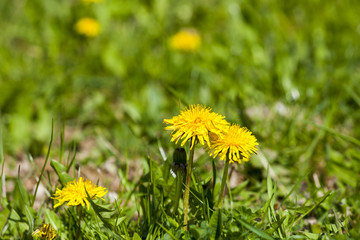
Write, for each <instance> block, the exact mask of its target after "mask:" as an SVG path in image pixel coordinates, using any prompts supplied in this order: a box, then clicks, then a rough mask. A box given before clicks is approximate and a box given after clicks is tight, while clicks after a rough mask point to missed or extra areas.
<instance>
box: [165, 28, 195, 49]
mask: <svg viewBox="0 0 360 240" xmlns="http://www.w3.org/2000/svg"><path fill="white" fill-rule="evenodd" d="M169 45H170V48H171V49H174V50H180V51H185V52H194V51H195V50H197V49H198V48H199V47H200V45H201V38H200V35H199V34H198V32H197V31H196V30H195V29H184V30H181V31H180V32H178V33H176V34H175V35H173V36H172V37H171V38H170V40H169Z"/></svg>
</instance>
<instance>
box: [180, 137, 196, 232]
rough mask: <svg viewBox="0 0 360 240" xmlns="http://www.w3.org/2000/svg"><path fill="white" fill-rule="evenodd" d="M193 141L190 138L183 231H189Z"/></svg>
mask: <svg viewBox="0 0 360 240" xmlns="http://www.w3.org/2000/svg"><path fill="white" fill-rule="evenodd" d="M191 142H192V139H191V138H190V148H191V147H192V148H191V149H190V155H189V164H188V166H187V172H186V186H185V193H184V227H183V231H187V230H188V226H187V225H188V219H189V195H190V180H191V171H192V166H193V159H194V151H195V145H196V144H194V146H191Z"/></svg>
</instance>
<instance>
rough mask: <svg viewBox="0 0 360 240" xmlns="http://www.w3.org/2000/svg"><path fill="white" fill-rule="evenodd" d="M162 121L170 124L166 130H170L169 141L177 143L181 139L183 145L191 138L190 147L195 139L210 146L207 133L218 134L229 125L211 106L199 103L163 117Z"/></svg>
mask: <svg viewBox="0 0 360 240" xmlns="http://www.w3.org/2000/svg"><path fill="white" fill-rule="evenodd" d="M164 123H166V124H169V125H170V126H167V127H165V129H166V130H172V133H171V135H172V138H171V141H172V142H174V141H176V143H178V141H179V140H180V139H183V141H182V142H181V146H184V144H185V143H186V141H187V140H188V139H190V138H191V139H192V142H191V148H192V147H193V146H194V142H195V139H197V140H198V141H199V142H200V144H201V145H205V144H207V146H208V147H210V139H209V134H210V135H211V134H213V135H220V134H221V133H222V132H223V131H224V130H225V129H226V128H227V126H228V125H229V123H228V122H227V121H226V120H225V119H224V117H223V116H221V115H219V114H217V113H214V112H212V111H211V108H209V107H205V106H201V105H191V106H190V107H189V108H185V110H182V111H181V112H180V115H178V116H175V117H173V118H171V119H164Z"/></svg>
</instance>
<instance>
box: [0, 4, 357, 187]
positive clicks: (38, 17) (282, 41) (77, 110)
mask: <svg viewBox="0 0 360 240" xmlns="http://www.w3.org/2000/svg"><path fill="white" fill-rule="evenodd" d="M359 13H360V2H359V1H355V0H343V1H322V0H315V1H314V0H311V1H310V0H303V1H269V0H256V1H249V0H239V1H233V0H224V1H215V0H199V1H190V0H189V1H188V0H185V1H168V0H144V1H118V0H104V1H100V2H96V3H90V4H85V3H82V2H81V1H75V0H63V1H55V0H32V1H25V0H12V1H0V27H1V30H0V32H1V34H0V48H1V49H0V66H1V67H0V111H1V118H2V124H3V129H4V133H3V135H4V149H5V152H6V153H7V154H10V155H15V154H17V153H19V152H26V153H30V154H32V155H34V156H37V155H44V154H45V152H46V146H47V145H48V141H49V135H50V132H51V121H52V119H55V121H61V120H59V119H62V120H64V121H65V123H66V126H67V128H68V129H70V132H71V129H77V130H78V131H77V132H76V134H73V135H72V137H73V139H75V141H77V142H81V141H83V140H84V139H86V138H88V137H92V136H95V137H101V138H102V139H103V138H104V139H107V141H109V142H111V143H112V145H113V146H114V147H115V148H116V149H118V150H119V152H121V153H122V154H125V155H127V156H129V158H131V157H134V156H138V155H141V154H144V153H146V152H147V151H148V148H149V147H147V146H155V147H157V144H158V141H160V142H161V144H162V145H164V146H165V147H166V149H172V148H174V146H173V145H171V143H170V142H169V132H166V131H165V130H163V127H164V124H163V123H162V120H163V119H164V118H170V117H172V116H173V115H177V114H178V113H179V110H180V109H182V108H183V107H184V106H187V105H189V104H196V103H200V104H206V105H207V106H210V107H212V108H213V109H214V111H215V112H218V113H220V114H222V115H224V116H226V117H227V120H228V121H230V122H235V123H239V124H241V125H243V126H246V127H248V128H249V129H251V130H252V131H253V132H254V134H255V135H256V136H257V138H258V139H259V142H260V147H261V149H262V150H263V151H264V153H265V154H266V156H267V158H268V160H269V161H270V162H271V163H272V164H277V165H278V168H277V169H276V171H278V173H279V174H281V173H282V171H284V175H297V174H299V171H298V169H300V170H302V171H305V169H307V168H308V167H309V166H317V167H318V168H317V169H318V171H320V172H322V170H326V171H325V172H327V174H326V175H328V174H329V175H334V176H335V175H340V176H338V177H339V178H341V179H342V180H343V181H342V182H343V183H345V184H351V185H353V186H354V185H355V183H356V181H357V178H358V176H357V173H358V172H359V167H358V164H356V162H357V161H358V160H359V159H360V157H359V155H360V154H359V151H358V150H359V146H358V145H357V144H356V143H358V142H356V138H358V137H359V135H360V128H359V127H358V123H359V122H360V111H359V109H360V108H359V106H360V88H359V83H360V39H359V37H360V18H359ZM83 17H90V18H94V19H96V20H97V21H98V22H99V23H100V26H101V33H100V34H99V35H98V36H97V37H94V38H89V37H86V36H83V35H80V34H78V33H77V32H76V31H75V29H74V25H75V24H76V22H77V21H78V20H79V19H81V18H83ZM184 28H185V29H186V28H191V29H195V30H196V31H197V32H198V34H199V35H200V37H201V46H200V48H199V49H197V50H196V51H193V52H183V51H177V50H174V49H171V48H170V47H169V44H168V43H169V38H170V37H171V36H173V35H174V34H176V33H177V32H178V31H180V30H182V29H184ZM314 123H316V124H318V125H315V124H314ZM344 135H345V136H344ZM349 138H350V140H348V139H349ZM105 159H106V151H105V150H101V149H100V150H98V152H97V153H96V154H95V155H94V157H93V160H94V161H96V162H97V163H98V164H100V163H101V162H102V161H104V160H105ZM285 170H286V171H285ZM339 171H340V173H341V174H339ZM343 171H345V172H343ZM300 172H301V171H300ZM341 176H343V177H341Z"/></svg>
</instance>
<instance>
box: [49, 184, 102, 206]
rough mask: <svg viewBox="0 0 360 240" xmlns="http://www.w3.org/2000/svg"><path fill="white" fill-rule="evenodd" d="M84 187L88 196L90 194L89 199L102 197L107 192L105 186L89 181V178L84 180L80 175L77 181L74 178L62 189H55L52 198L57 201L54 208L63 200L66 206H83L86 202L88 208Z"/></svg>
mask: <svg viewBox="0 0 360 240" xmlns="http://www.w3.org/2000/svg"><path fill="white" fill-rule="evenodd" d="M85 188H86V191H87V192H88V193H89V196H91V199H96V198H101V199H103V198H102V197H103V196H104V195H105V194H106V193H107V190H106V188H104V187H98V186H97V185H95V184H93V183H91V181H90V180H86V181H84V180H83V178H82V177H80V178H79V180H78V182H76V180H74V181H73V182H68V183H67V184H66V186H65V187H64V188H63V189H62V190H60V189H58V188H57V189H56V192H55V194H54V197H52V199H55V200H57V201H58V203H57V204H55V206H54V208H57V207H58V206H60V205H62V204H63V203H65V202H68V203H67V205H68V206H77V205H80V204H81V206H83V207H84V206H85V204H86V205H87V208H88V209H90V204H89V201H88V200H87V198H88V196H87V194H86V191H85ZM103 200H104V199H103Z"/></svg>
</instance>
